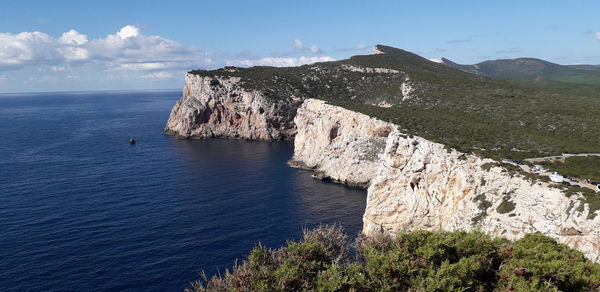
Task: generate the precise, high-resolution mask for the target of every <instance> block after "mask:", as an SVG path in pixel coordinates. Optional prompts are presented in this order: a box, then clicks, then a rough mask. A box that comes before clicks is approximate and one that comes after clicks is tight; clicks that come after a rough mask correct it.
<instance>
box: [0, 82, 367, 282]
mask: <svg viewBox="0 0 600 292" xmlns="http://www.w3.org/2000/svg"><path fill="white" fill-rule="evenodd" d="M180 95H181V93H180V92H179V91H171V92H159V91H149V92H80V93H51V94H19V95H0V141H1V142H0V201H1V202H2V203H1V204H0V259H1V260H0V291H31V290H49V291H88V290H94V291H115V290H120V291H125V290H129V291H140V290H146V291H148V290H149V291H180V290H182V289H183V288H185V287H187V285H188V282H190V281H193V280H196V279H197V278H198V275H197V272H199V271H201V270H202V269H204V270H205V271H206V273H207V274H208V275H212V274H215V273H216V271H217V269H221V271H222V270H223V269H224V268H229V267H231V265H232V264H233V262H234V260H235V259H236V258H237V259H243V256H244V255H245V254H247V252H248V250H249V249H251V248H252V246H253V245H254V244H255V243H257V242H259V241H260V242H262V243H264V244H266V245H267V246H269V247H278V246H280V245H282V244H284V243H285V240H286V239H290V238H292V239H294V238H299V236H300V234H301V228H302V226H303V225H306V226H309V227H310V226H315V225H318V224H319V223H336V222H339V223H341V224H342V225H343V226H344V227H345V228H346V230H347V231H348V233H349V234H350V235H351V236H356V235H357V234H358V232H359V231H360V229H361V225H362V214H363V212H364V208H365V198H366V192H365V191H362V190H357V189H352V188H348V187H344V186H341V185H337V184H333V183H325V182H321V181H319V180H316V179H313V178H311V177H310V175H311V174H310V172H307V171H302V170H298V169H293V168H290V167H288V166H287V165H286V161H287V160H288V159H290V158H291V155H292V151H293V145H292V143H291V142H274V143H261V142H248V141H233V140H178V139H175V138H173V137H170V136H165V135H162V134H161V131H162V129H163V127H164V124H165V122H166V120H167V118H168V115H169V112H170V109H171V107H172V106H173V105H174V104H175V102H176V101H177V100H178V99H179V98H180ZM130 137H134V138H136V139H137V141H138V143H137V144H136V145H129V144H128V143H127V141H128V139H129V138H130Z"/></svg>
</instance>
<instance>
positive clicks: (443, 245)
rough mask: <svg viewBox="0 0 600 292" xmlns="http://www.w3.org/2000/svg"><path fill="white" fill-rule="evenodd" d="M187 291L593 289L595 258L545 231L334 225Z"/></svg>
mask: <svg viewBox="0 0 600 292" xmlns="http://www.w3.org/2000/svg"><path fill="white" fill-rule="evenodd" d="M192 286H193V288H191V289H190V290H191V291H594V290H596V289H598V288H599V287H600V265H599V264H595V263H593V262H591V261H589V260H586V259H585V258H584V257H583V255H582V254H581V253H580V252H578V251H576V250H573V249H571V248H569V247H567V246H565V245H563V244H558V243H556V242H555V241H554V240H552V239H550V238H549V237H546V236H543V235H540V234H532V235H528V236H526V237H524V238H523V239H520V240H518V241H516V242H514V243H511V242H509V241H507V240H504V239H492V238H490V237H488V236H486V235H484V234H482V233H479V232H427V231H418V232H412V233H400V234H399V235H398V236H397V237H396V238H395V239H391V238H375V239H362V240H360V241H359V243H358V246H357V248H356V251H355V254H354V255H352V254H351V253H350V241H349V240H348V238H347V236H346V235H345V234H344V233H343V232H342V230H341V228H339V227H336V226H330V227H321V228H319V229H316V230H312V231H306V232H305V234H304V238H303V239H302V240H299V241H289V242H288V244H287V246H285V247H282V248H279V249H276V250H271V249H268V248H266V247H264V246H262V245H258V246H256V247H255V248H254V249H253V250H252V251H251V252H250V254H249V255H248V258H247V260H245V261H243V262H242V263H241V264H240V265H236V266H235V267H234V268H233V270H232V271H230V272H229V271H228V272H226V273H225V275H224V276H223V277H216V276H215V277H213V278H211V279H207V278H204V279H202V280H200V281H197V282H195V283H193V285H192Z"/></svg>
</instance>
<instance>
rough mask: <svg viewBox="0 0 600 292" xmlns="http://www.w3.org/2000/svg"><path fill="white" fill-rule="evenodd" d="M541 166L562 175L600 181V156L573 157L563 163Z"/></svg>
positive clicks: (552, 162) (547, 162) (554, 162)
mask: <svg viewBox="0 0 600 292" xmlns="http://www.w3.org/2000/svg"><path fill="white" fill-rule="evenodd" d="M539 164H540V165H542V166H544V167H546V168H548V169H550V170H552V171H556V172H559V173H562V174H568V175H570V176H574V177H578V178H584V179H589V180H593V181H600V157H599V156H571V157H567V158H566V159H565V160H564V162H563V161H544V162H540V163H539Z"/></svg>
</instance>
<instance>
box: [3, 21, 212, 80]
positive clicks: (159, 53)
mask: <svg viewBox="0 0 600 292" xmlns="http://www.w3.org/2000/svg"><path fill="white" fill-rule="evenodd" d="M163 62H168V63H169V64H168V65H166V64H164V65H160V63H163ZM211 62H212V59H211V58H210V56H209V54H208V53H206V52H204V51H202V50H199V49H197V48H194V47H186V46H183V45H181V44H179V43H177V42H175V41H173V40H169V39H166V38H162V37H159V36H153V35H144V34H142V33H141V32H140V29H139V28H137V27H135V26H133V25H127V26H125V27H123V28H121V29H120V30H119V31H118V32H117V33H115V34H109V35H107V36H106V37H104V38H98V39H92V40H88V37H87V36H86V35H85V34H82V33H79V32H78V31H76V30H69V31H67V32H65V33H63V34H62V35H61V36H60V37H59V38H53V37H52V36H50V35H48V34H45V33H42V32H22V33H18V34H11V33H0V70H10V69H21V68H23V67H27V66H36V67H38V66H42V65H51V66H67V65H72V66H88V67H93V68H96V69H98V70H135V71H139V70H158V69H164V68H166V67H170V68H172V69H173V68H179V69H181V68H191V67H202V66H205V65H207V64H210V63H211Z"/></svg>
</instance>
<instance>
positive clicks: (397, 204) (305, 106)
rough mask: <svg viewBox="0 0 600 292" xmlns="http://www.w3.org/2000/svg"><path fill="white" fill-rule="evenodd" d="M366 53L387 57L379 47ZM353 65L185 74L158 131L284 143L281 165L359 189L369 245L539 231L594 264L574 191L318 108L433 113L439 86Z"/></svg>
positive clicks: (597, 227) (589, 229)
mask: <svg viewBox="0 0 600 292" xmlns="http://www.w3.org/2000/svg"><path fill="white" fill-rule="evenodd" d="M376 53H378V55H377V56H381V55H386V54H385V52H383V51H382V50H381V48H376ZM351 60H352V59H351ZM360 64H361V63H360V62H358V63H357V64H352V65H348V64H345V63H342V64H337V65H336V66H333V65H331V64H327V63H318V64H314V65H307V66H303V68H302V70H301V71H297V70H300V69H289V71H276V72H279V73H278V74H274V73H273V72H271V71H269V70H275V69H270V68H258V69H256V70H257V71H251V72H252V74H257V76H260V78H259V77H256V76H254V75H249V73H247V72H246V73H243V74H242V73H240V72H242V71H243V70H244V69H239V68H224V69H220V70H216V71H201V72H194V71H192V72H189V73H187V74H186V77H185V87H184V92H183V98H182V99H181V100H179V101H178V102H177V104H176V105H175V106H174V108H173V110H172V112H171V115H170V117H169V120H168V122H167V126H166V128H165V133H167V134H171V135H176V136H178V137H182V138H238V139H250V140H260V141H273V140H280V139H291V138H294V156H293V158H292V160H291V161H290V165H292V166H295V167H300V168H305V169H310V170H312V171H314V174H315V176H316V177H318V178H320V179H330V180H332V181H335V182H339V183H343V184H347V185H350V186H355V187H360V188H366V189H367V192H368V194H367V207H366V210H365V214H364V217H363V222H364V226H363V233H364V234H365V235H367V236H377V235H381V234H385V235H391V234H395V233H397V232H399V231H413V230H421V229H425V230H447V231H455V230H481V231H483V232H485V233H488V234H490V235H493V236H502V237H505V238H508V239H513V240H514V239H518V238H521V237H523V236H524V235H526V234H529V233H536V232H539V233H543V234H545V235H547V236H550V237H552V238H554V239H556V240H557V241H559V242H561V243H565V244H567V245H569V246H571V247H573V248H576V249H578V250H580V251H582V252H583V253H584V254H585V255H586V256H587V257H588V258H590V259H592V260H594V261H599V260H600V233H599V232H600V217H599V216H596V215H597V213H598V212H599V211H597V210H595V209H592V208H591V207H590V204H588V203H587V202H586V198H585V197H584V196H583V195H582V194H580V193H577V192H575V193H568V194H567V192H566V191H565V189H564V188H561V187H559V186H557V185H554V184H552V183H549V182H545V181H541V180H536V179H535V178H532V177H528V176H526V175H523V174H522V173H519V172H518V171H513V170H509V169H507V168H506V167H504V166H503V165H502V164H501V163H499V162H497V161H495V160H492V159H489V158H483V157H482V156H479V155H475V154H470V153H464V152H460V151H457V150H455V149H452V148H451V147H446V146H445V145H443V144H441V143H436V142H433V141H431V140H428V139H425V138H422V137H419V136H415V135H409V134H407V133H406V132H405V131H404V130H403V128H402V126H403V125H398V124H395V123H391V122H386V121H382V120H379V119H376V118H373V117H370V116H368V115H365V114H363V113H359V112H356V111H353V110H349V109H346V108H343V107H340V106H336V105H333V104H330V103H328V102H326V101H323V100H321V99H330V98H340V96H344V95H345V96H347V97H348V98H347V99H348V100H351V101H353V102H358V103H361V104H367V105H372V106H375V107H378V108H381V109H387V108H390V107H394V106H395V105H398V104H404V105H411V104H414V103H417V102H421V103H423V104H424V106H431V105H432V104H435V103H432V102H430V101H427V100H426V98H427V95H426V94H425V93H426V91H425V90H435V89H436V88H437V87H436V86H434V85H433V83H431V84H425V83H424V82H423V81H422V80H421V81H420V80H413V79H412V78H409V76H408V74H407V73H406V72H405V71H403V70H400V69H401V68H400V67H398V68H394V69H386V68H384V67H383V65H382V64H379V63H377V65H382V67H372V68H368V67H365V66H361V65H360ZM427 66H429V65H427ZM432 66H433V65H432ZM436 66H437V65H436ZM245 70H249V69H245ZM294 70H296V71H294ZM444 70H445V69H444ZM257 72H258V73H257ZM341 72H342V73H344V72H345V73H344V74H346V75H344V74H341ZM456 74H463V73H456ZM464 74H466V73H464ZM265 76H266V77H265ZM417 76H419V75H417ZM252 78H256V79H252ZM478 78H479V77H478ZM417 79H418V78H417ZM382 82H384V83H383V84H388V83H385V82H392V83H393V84H395V85H394V86H396V87H397V88H396V89H394V90H395V91H394V94H396V95H394V96H391V95H390V96H386V95H385V94H384V93H381V94H378V92H375V94H373V95H369V93H371V92H372V91H373V90H375V89H374V88H376V87H377V88H379V87H378V84H382ZM486 82H487V81H486ZM438 89H439V88H438ZM378 90H379V89H378ZM365 96H366V97H365ZM311 97H316V98H319V99H314V98H311ZM438 104H440V103H438Z"/></svg>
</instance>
